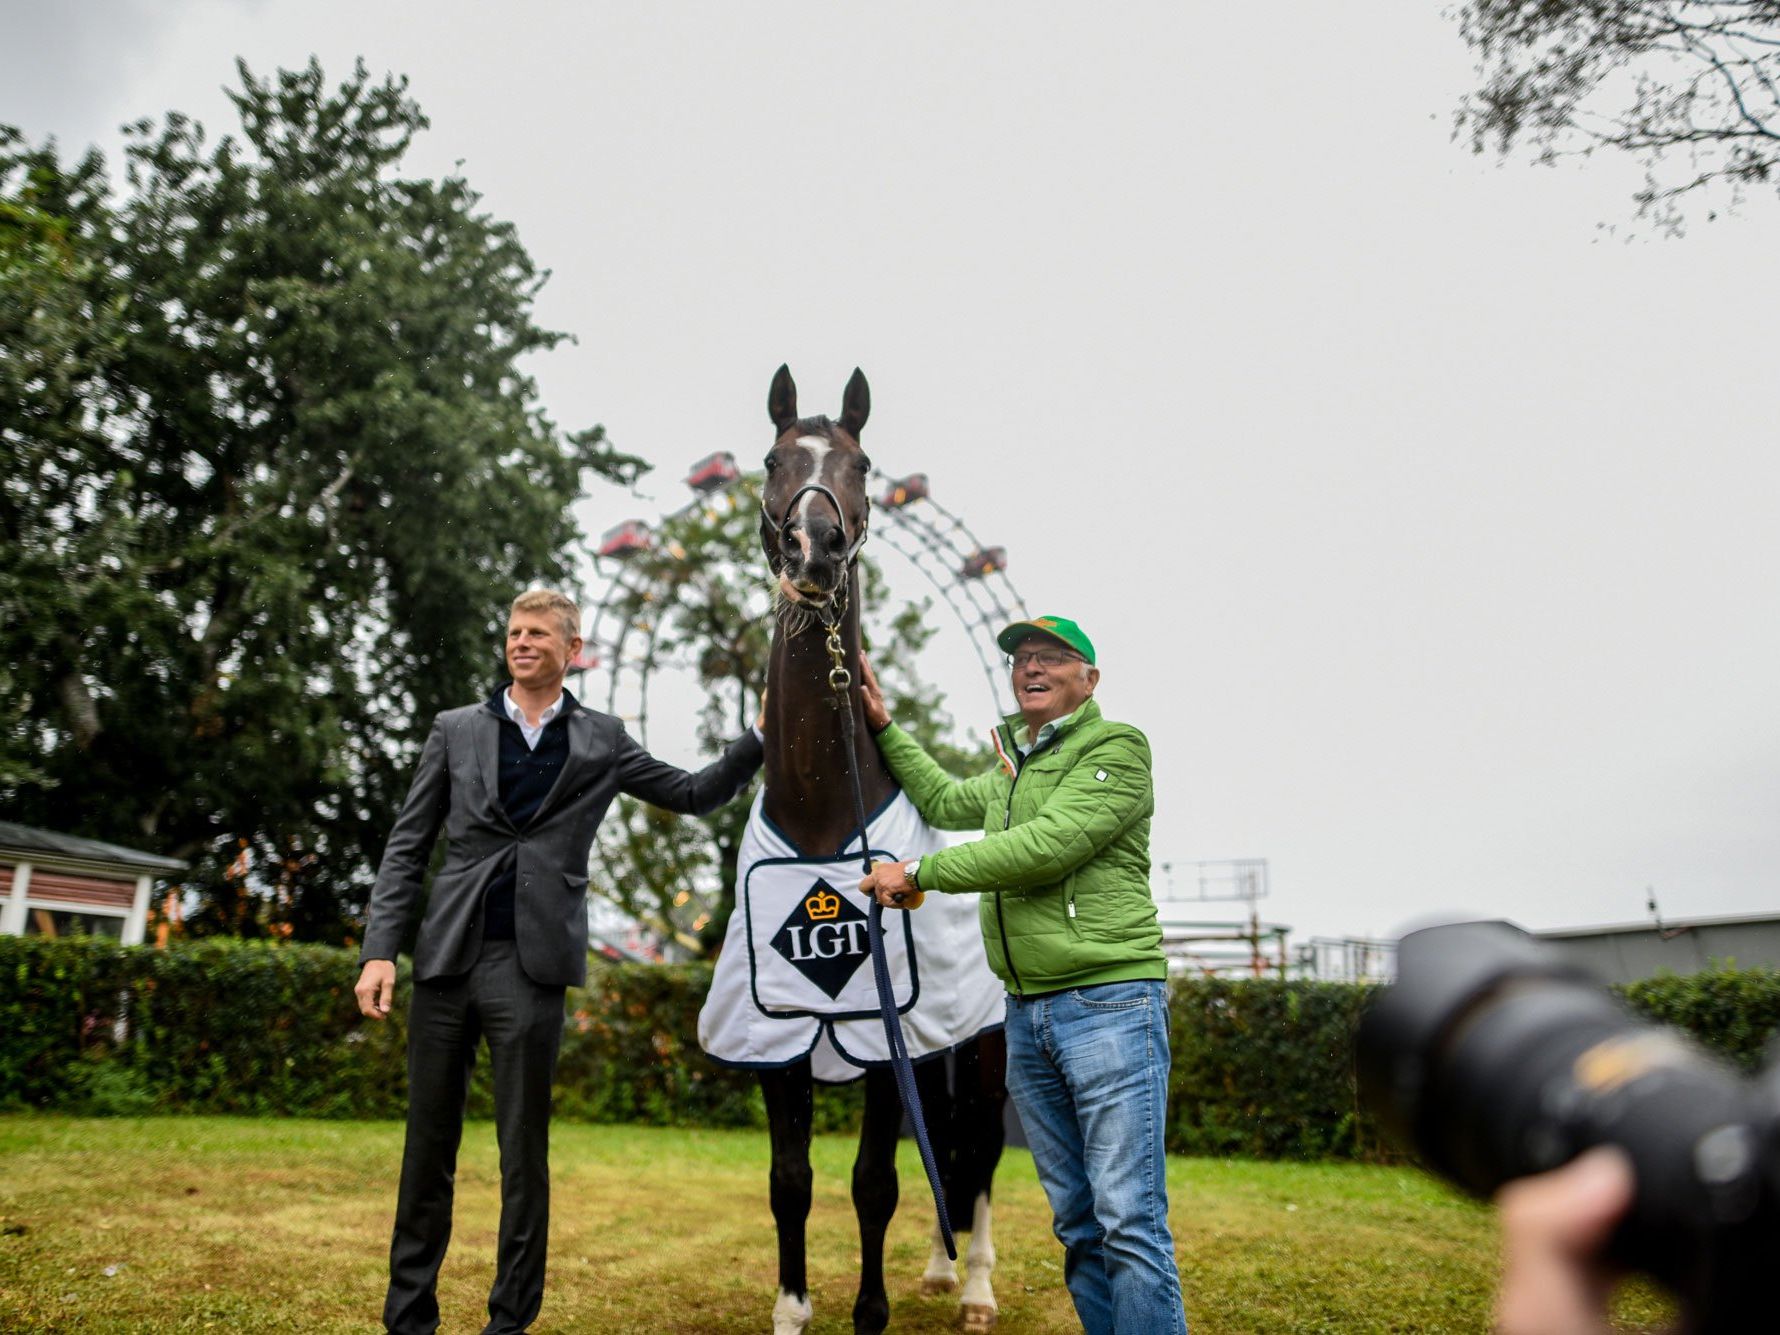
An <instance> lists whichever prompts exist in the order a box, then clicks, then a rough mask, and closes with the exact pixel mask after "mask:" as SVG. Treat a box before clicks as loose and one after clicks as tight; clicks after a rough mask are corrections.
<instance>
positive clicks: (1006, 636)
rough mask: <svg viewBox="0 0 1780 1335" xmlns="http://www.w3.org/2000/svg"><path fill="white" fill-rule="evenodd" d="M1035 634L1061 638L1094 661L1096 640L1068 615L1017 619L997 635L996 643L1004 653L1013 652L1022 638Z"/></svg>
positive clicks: (1054, 638)
mask: <svg viewBox="0 0 1780 1335" xmlns="http://www.w3.org/2000/svg"><path fill="white" fill-rule="evenodd" d="M1034 635H1048V636H1049V637H1050V638H1051V639H1053V640H1061V641H1062V642H1063V643H1064V644H1065V645H1067V646H1068V647H1069V648H1071V649H1073V650H1075V651H1076V652H1077V653H1078V654H1080V655H1081V656H1082V657H1083V658H1085V659H1087V660H1088V662H1090V663H1092V662H1093V661H1094V641H1092V640H1090V639H1089V638H1088V637H1087V636H1086V635H1084V634H1083V633H1082V628H1081V627H1080V626H1078V625H1076V624H1075V622H1073V621H1071V620H1070V619H1069V618H1068V617H1033V618H1032V620H1030V621H1016V622H1014V624H1013V625H1011V626H1009V627H1008V628H1007V629H1006V630H1004V631H1002V632H1001V634H999V635H997V636H996V637H995V643H997V644H999V645H1000V646H1001V651H1002V652H1003V653H1004V654H1011V653H1013V651H1014V649H1015V647H1016V646H1017V645H1018V644H1019V643H1020V641H1021V640H1025V639H1030V638H1031V637H1032V636H1034Z"/></svg>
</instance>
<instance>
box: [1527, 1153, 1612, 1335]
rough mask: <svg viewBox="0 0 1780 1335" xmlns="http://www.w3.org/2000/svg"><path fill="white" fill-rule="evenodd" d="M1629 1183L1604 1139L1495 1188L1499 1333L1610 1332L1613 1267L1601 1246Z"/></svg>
mask: <svg viewBox="0 0 1780 1335" xmlns="http://www.w3.org/2000/svg"><path fill="white" fill-rule="evenodd" d="M1633 1186H1634V1183H1633V1180H1632V1165H1631V1161H1630V1160H1629V1159H1627V1158H1626V1156H1625V1153H1624V1152H1623V1151H1621V1150H1619V1149H1617V1148H1615V1147H1614V1146H1611V1145H1604V1146H1601V1147H1599V1148H1597V1149H1593V1150H1590V1151H1589V1152H1588V1153H1587V1154H1584V1155H1582V1156H1580V1157H1579V1158H1577V1159H1576V1160H1575V1161H1574V1162H1572V1163H1569V1164H1566V1165H1565V1166H1564V1167H1562V1168H1559V1169H1557V1170H1555V1171H1554V1172H1550V1173H1542V1174H1541V1175H1540V1176H1538V1177H1529V1178H1522V1179H1520V1180H1519V1181H1517V1182H1511V1183H1509V1184H1508V1185H1507V1186H1506V1187H1504V1188H1503V1189H1502V1190H1501V1192H1500V1193H1498V1194H1497V1196H1496V1203H1497V1205H1498V1206H1500V1207H1501V1217H1502V1285H1501V1288H1500V1289H1498V1290H1497V1292H1496V1326H1495V1329H1496V1331H1497V1335H1608V1332H1609V1331H1610V1330H1611V1329H1612V1327H1611V1325H1610V1324H1609V1323H1608V1320H1607V1300H1608V1298H1609V1297H1610V1296H1611V1294H1612V1291H1613V1281H1614V1273H1613V1271H1612V1269H1611V1268H1610V1267H1609V1266H1608V1265H1607V1264H1606V1262H1605V1261H1604V1259H1603V1256H1602V1252H1603V1250H1604V1249H1605V1248H1606V1245H1607V1239H1608V1236H1609V1235H1610V1234H1611V1233H1612V1232H1613V1226H1614V1225H1615V1224H1617V1223H1618V1222H1619V1220H1620V1218H1621V1217H1622V1216H1623V1215H1624V1214H1625V1212H1626V1211H1627V1210H1628V1209H1629V1208H1630V1207H1631V1204H1632V1192H1633Z"/></svg>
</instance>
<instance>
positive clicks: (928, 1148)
mask: <svg viewBox="0 0 1780 1335" xmlns="http://www.w3.org/2000/svg"><path fill="white" fill-rule="evenodd" d="M836 695H837V696H838V698H837V700H836V701H835V703H836V706H837V707H838V708H839V709H840V713H841V735H842V737H843V739H844V742H845V747H844V750H845V753H846V757H847V777H848V778H849V779H851V780H852V781H853V818H854V819H855V820H856V821H858V822H859V857H860V861H861V862H862V863H863V864H864V866H865V874H866V875H867V876H870V875H871V843H870V841H869V840H868V839H867V837H866V832H865V794H864V793H863V792H862V791H861V789H860V787H859V767H858V766H857V765H856V764H854V763H853V761H854V755H855V753H854V750H853V702H852V700H851V699H849V698H848V697H847V695H846V694H845V689H844V687H842V688H837V691H836ZM906 911H907V910H905V912H906ZM883 919H884V906H883V905H882V904H880V903H878V899H877V896H876V895H873V896H872V901H871V912H870V914H868V915H867V917H866V920H865V934H866V937H867V939H868V940H869V941H870V942H871V972H872V977H873V979H875V980H876V982H877V985H878V1011H879V1013H880V1014H881V1015H882V1016H883V1019H884V1037H885V1039H887V1040H888V1042H889V1045H890V1070H891V1072H892V1073H893V1074H894V1075H895V1076H896V1092H897V1094H898V1095H900V1096H901V1098H902V1106H903V1109H904V1110H905V1111H906V1112H907V1113H908V1115H909V1121H910V1122H911V1123H913V1124H914V1128H915V1144H916V1146H918V1147H919V1148H920V1151H921V1166H922V1167H923V1168H925V1169H926V1170H927V1186H928V1188H929V1189H930V1190H931V1191H932V1192H933V1209H934V1213H935V1215H936V1216H937V1217H938V1219H939V1234H940V1237H941V1239H942V1240H943V1241H944V1242H945V1244H946V1255H947V1256H948V1257H950V1258H951V1259H952V1260H954V1261H956V1260H957V1259H958V1243H957V1241H956V1240H955V1239H954V1238H953V1237H952V1218H951V1216H950V1215H948V1214H947V1213H946V1192H945V1188H944V1187H943V1186H941V1185H940V1180H939V1165H938V1164H936V1163H935V1162H934V1159H933V1145H932V1143H931V1142H930V1141H929V1140H928V1139H927V1118H926V1117H925V1116H924V1115H923V1113H922V1111H921V1095H920V1092H919V1091H918V1090H917V1089H916V1088H915V1067H914V1064H913V1063H912V1062H910V1061H909V1049H908V1044H907V1043H905V1042H904V1041H903V1037H902V1017H901V1016H899V1015H898V1014H897V1013H896V993H895V990H894V989H893V988H892V987H891V985H890V959H889V956H887V955H886V954H885V953H884V921H883Z"/></svg>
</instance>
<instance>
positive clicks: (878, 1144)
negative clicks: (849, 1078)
mask: <svg viewBox="0 0 1780 1335" xmlns="http://www.w3.org/2000/svg"><path fill="white" fill-rule="evenodd" d="M901 1130H902V1099H901V1097H900V1096H899V1095H898V1094H897V1092H896V1079H895V1077H894V1076H893V1075H891V1073H890V1070H889V1068H887V1067H874V1068H872V1069H871V1070H869V1071H867V1072H866V1073H865V1118H864V1120H863V1121H862V1122H861V1123H860V1127H859V1157H858V1158H856V1159H854V1160H853V1212H854V1213H855V1214H857V1215H858V1216H859V1296H858V1297H857V1298H856V1299H855V1300H854V1302H853V1330H854V1335H879V1332H880V1331H882V1330H883V1329H884V1327H885V1326H887V1325H889V1324H890V1296H889V1294H887V1293H886V1292H885V1291H884V1234H885V1233H886V1232H888V1231H889V1228H890V1217H891V1216H892V1215H894V1214H895V1213H896V1198H897V1183H896V1137H897V1135H898V1134H899V1133H900V1132H901Z"/></svg>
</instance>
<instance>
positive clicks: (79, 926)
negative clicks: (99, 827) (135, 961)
mask: <svg viewBox="0 0 1780 1335" xmlns="http://www.w3.org/2000/svg"><path fill="white" fill-rule="evenodd" d="M185 867H186V864H185V863H183V862H180V861H178V860H177V859H175V858H164V857H161V856H159V855H158V854H155V853H144V852H141V851H140V850H138V849H134V848H120V847H119V846H118V845H116V844H105V843H100V842H99V841H98V840H97V839H81V838H78V837H76V836H75V835H71V834H57V833H56V832H55V831H53V830H39V829H35V828H33V827H32V826H29V825H14V824H13V823H12V822H11V821H0V935H5V936H72V935H76V934H85V935H87V936H108V937H110V938H111V939H112V940H114V941H119V942H122V943H123V944H124V945H126V946H139V945H141V944H142V942H143V939H144V938H145V936H146V935H147V932H148V901H149V896H150V893H151V891H152V890H153V887H154V882H155V881H157V880H160V879H163V878H165V877H167V876H170V875H173V874H174V873H177V872H182V871H184V870H185Z"/></svg>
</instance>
